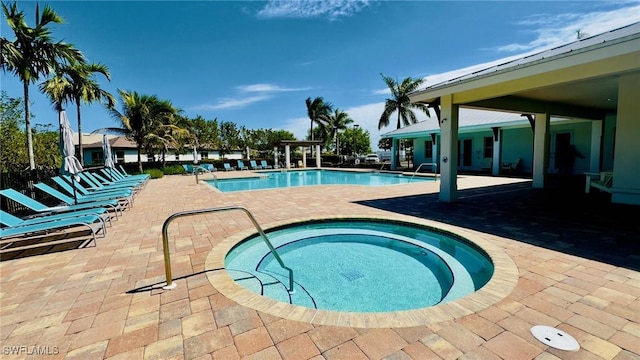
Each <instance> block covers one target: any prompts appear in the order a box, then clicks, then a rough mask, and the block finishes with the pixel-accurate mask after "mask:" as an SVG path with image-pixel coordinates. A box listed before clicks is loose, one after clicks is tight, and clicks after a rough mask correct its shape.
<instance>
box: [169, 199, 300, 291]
mask: <svg viewBox="0 0 640 360" xmlns="http://www.w3.org/2000/svg"><path fill="white" fill-rule="evenodd" d="M233 210H240V211H243V212H244V213H245V214H247V216H248V217H249V220H251V222H252V223H253V226H255V228H256V230H258V233H259V234H260V236H261V237H262V239H263V240H264V242H265V244H267V247H269V251H271V254H272V255H273V257H274V258H275V259H276V260H277V261H278V264H280V267H282V268H283V269H285V270H287V271H288V272H289V289H287V290H288V291H289V292H290V293H293V292H294V289H293V270H291V268H289V267H287V266H285V264H284V262H283V261H282V258H280V255H278V252H277V251H276V249H275V248H274V247H273V245H272V244H271V241H269V238H268V237H267V235H266V234H265V233H264V231H263V230H262V228H261V227H260V225H259V224H258V222H257V221H256V218H255V217H254V216H253V214H252V213H251V211H249V209H247V208H245V207H243V206H224V207H218V208H209V209H200V210H189V211H181V212H177V213H174V214H171V215H170V216H169V217H168V218H167V220H165V221H164V224H163V225H162V250H163V252H164V271H165V276H166V279H167V285H165V286H163V287H162V288H163V289H165V290H171V289H175V288H176V286H177V285H176V284H175V283H174V282H173V277H172V276H171V257H170V255H169V224H171V222H172V221H173V220H175V219H177V218H180V217H185V216H192V215H198V214H206V213H213V212H221V211H233Z"/></svg>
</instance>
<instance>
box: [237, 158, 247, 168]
mask: <svg viewBox="0 0 640 360" xmlns="http://www.w3.org/2000/svg"><path fill="white" fill-rule="evenodd" d="M238 170H249V167H248V166H246V165H245V164H244V162H243V161H242V160H238Z"/></svg>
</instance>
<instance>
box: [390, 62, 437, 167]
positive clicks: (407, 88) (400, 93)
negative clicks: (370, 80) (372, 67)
mask: <svg viewBox="0 0 640 360" xmlns="http://www.w3.org/2000/svg"><path fill="white" fill-rule="evenodd" d="M380 76H382V79H383V80H384V82H385V83H386V84H387V86H388V87H389V91H391V98H389V99H387V100H386V101H385V104H384V110H383V111H382V115H380V120H379V121H378V130H380V129H382V128H383V127H385V126H389V118H390V117H391V114H393V112H397V113H398V122H397V124H396V129H400V127H401V125H402V124H404V126H408V125H410V124H415V123H416V122H418V118H417V117H416V114H415V113H414V112H413V110H421V111H423V112H424V113H425V114H426V115H427V116H431V114H429V105H425V104H419V103H416V104H414V103H411V101H410V100H409V93H411V92H413V91H415V90H417V89H418V88H419V87H420V85H422V83H423V82H424V79H413V78H411V77H407V78H405V79H404V80H402V82H401V83H398V82H397V81H396V80H394V79H393V78H391V77H389V76H385V75H383V74H380ZM401 121H402V122H401ZM395 156H396V163H397V162H398V160H399V159H400V153H396V155H395Z"/></svg>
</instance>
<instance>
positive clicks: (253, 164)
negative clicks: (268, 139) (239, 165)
mask: <svg viewBox="0 0 640 360" xmlns="http://www.w3.org/2000/svg"><path fill="white" fill-rule="evenodd" d="M249 166H250V167H251V170H260V169H262V166H261V165H258V164H256V161H255V160H249Z"/></svg>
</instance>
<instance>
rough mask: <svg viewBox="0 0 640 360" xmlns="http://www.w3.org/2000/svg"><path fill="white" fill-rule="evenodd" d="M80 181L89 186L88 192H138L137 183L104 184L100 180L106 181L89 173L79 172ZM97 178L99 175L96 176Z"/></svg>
mask: <svg viewBox="0 0 640 360" xmlns="http://www.w3.org/2000/svg"><path fill="white" fill-rule="evenodd" d="M79 175H80V179H82V180H84V181H85V182H86V183H87V184H88V185H89V188H88V189H89V190H107V189H109V190H113V189H132V190H133V191H134V192H137V191H138V190H140V189H139V188H138V184H137V183H131V182H128V183H114V182H108V183H106V184H105V183H104V182H103V181H102V180H104V181H107V180H106V179H104V178H102V180H100V179H99V178H98V177H96V174H93V173H90V172H81V173H80V174H79ZM98 176H99V175H98Z"/></svg>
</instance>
